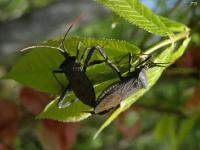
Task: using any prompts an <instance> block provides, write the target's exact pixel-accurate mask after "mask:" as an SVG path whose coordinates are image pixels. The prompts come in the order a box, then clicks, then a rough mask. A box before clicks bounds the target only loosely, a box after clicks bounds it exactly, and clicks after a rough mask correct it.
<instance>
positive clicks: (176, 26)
mask: <svg viewBox="0 0 200 150" xmlns="http://www.w3.org/2000/svg"><path fill="white" fill-rule="evenodd" d="M160 20H161V21H162V22H163V23H164V24H165V26H166V27H167V28H168V29H169V30H170V31H172V32H186V31H189V28H188V27H187V26H186V25H184V24H182V23H179V22H177V21H174V20H171V19H169V18H165V17H162V16H160Z"/></svg>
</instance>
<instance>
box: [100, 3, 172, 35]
mask: <svg viewBox="0 0 200 150" xmlns="http://www.w3.org/2000/svg"><path fill="white" fill-rule="evenodd" d="M97 1H98V2H100V3H102V4H104V5H106V6H107V7H109V8H110V9H112V11H113V12H115V13H116V14H118V15H119V16H121V17H123V18H124V19H125V20H127V21H129V22H130V23H132V24H134V25H136V26H138V27H140V28H143V29H145V30H146V31H148V32H150V33H153V34H157V35H160V36H167V35H172V33H171V31H170V30H168V28H167V27H166V26H165V24H164V23H163V22H162V21H161V20H160V18H159V16H157V15H155V14H154V13H153V12H152V11H151V10H150V9H148V8H147V7H146V6H144V5H143V4H142V3H140V2H139V1H138V0H97Z"/></svg>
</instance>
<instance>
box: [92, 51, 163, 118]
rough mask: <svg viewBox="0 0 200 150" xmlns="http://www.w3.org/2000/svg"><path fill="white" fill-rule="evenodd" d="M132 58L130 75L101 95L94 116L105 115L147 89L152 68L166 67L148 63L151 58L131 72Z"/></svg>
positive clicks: (93, 112) (160, 64)
mask: <svg viewBox="0 0 200 150" xmlns="http://www.w3.org/2000/svg"><path fill="white" fill-rule="evenodd" d="M131 57H132V55H131V54H130V53H129V73H128V76H127V77H123V78H121V81H119V82H117V83H114V84H112V85H110V86H109V87H108V88H107V89H106V90H105V91H104V92H102V93H101V94H100V96H99V97H98V99H97V103H96V105H95V107H94V110H93V111H91V112H90V113H92V114H105V113H107V112H109V111H110V110H112V109H113V108H116V107H118V106H119V105H120V103H121V102H122V101H123V100H124V99H126V98H127V97H129V96H130V95H131V94H133V93H134V92H136V91H137V90H139V89H142V88H147V86H148V82H147V76H146V71H145V70H147V69H149V68H151V67H155V66H158V67H165V66H163V65H162V64H165V63H146V62H147V61H148V60H149V59H150V57H148V58H147V59H146V60H144V61H142V62H140V63H139V64H138V65H137V66H136V69H135V70H134V71H132V72H131Z"/></svg>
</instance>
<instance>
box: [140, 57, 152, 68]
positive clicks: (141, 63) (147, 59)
mask: <svg viewBox="0 0 200 150" xmlns="http://www.w3.org/2000/svg"><path fill="white" fill-rule="evenodd" d="M142 55H147V58H146V59H145V60H143V61H141V62H140V63H138V64H137V65H136V68H138V67H140V66H142V65H143V64H144V63H145V62H147V61H149V60H150V59H151V58H152V55H151V54H142Z"/></svg>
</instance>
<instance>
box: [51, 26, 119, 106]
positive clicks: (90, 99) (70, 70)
mask: <svg viewBox="0 0 200 150" xmlns="http://www.w3.org/2000/svg"><path fill="white" fill-rule="evenodd" d="M72 26H73V23H72V24H71V25H70V27H69V28H68V30H67V32H66V33H65V35H64V38H63V40H62V41H61V46H62V47H63V48H59V52H60V53H61V54H62V55H63V56H64V58H65V60H64V61H63V62H62V63H61V65H60V66H59V68H58V69H56V70H54V71H53V72H52V74H53V76H54V77H55V79H56V80H57V81H58V83H59V84H60V85H61V87H62V92H61V95H60V97H59V99H58V103H57V107H58V108H65V107H68V106H69V105H71V104H72V103H73V102H75V101H77V100H78V99H79V100H80V101H82V102H83V103H84V104H86V105H88V106H91V107H93V108H94V107H95V106H96V102H95V91H94V88H93V84H92V82H91V81H90V79H89V78H88V77H87V75H86V73H85V71H86V68H87V66H88V63H89V61H90V59H91V57H92V55H93V54H94V52H95V50H97V51H98V52H99V53H100V54H101V56H102V57H103V58H104V60H105V62H106V63H107V64H108V65H109V66H111V67H112V68H113V69H114V70H115V71H116V72H117V73H118V75H120V72H119V69H118V68H117V67H116V66H115V65H114V64H112V63H111V62H110V61H109V59H108V57H107V56H106V54H105V53H104V51H103V49H102V48H101V47H100V46H92V47H91V48H86V49H85V50H84V51H83V54H82V56H81V57H80V59H79V49H80V44H81V43H80V42H79V43H78V45H77V52H76V56H70V54H69V53H68V51H67V48H66V47H65V44H64V41H65V39H66V37H67V34H68V33H69V31H70V29H71V28H72ZM87 52H88V54H87V57H86V59H85V62H84V64H83V67H82V65H81V64H82V61H83V58H84V55H85V54H86V53H87ZM58 73H63V74H64V75H65V76H66V78H67V79H68V81H69V84H68V85H67V86H64V85H63V84H62V83H61V82H60V81H59V80H58V78H57V77H56V74H58ZM69 90H72V91H73V92H74V94H75V95H76V97H77V98H78V99H73V100H71V101H68V102H66V103H64V99H65V97H66V95H67V93H68V92H69Z"/></svg>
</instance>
